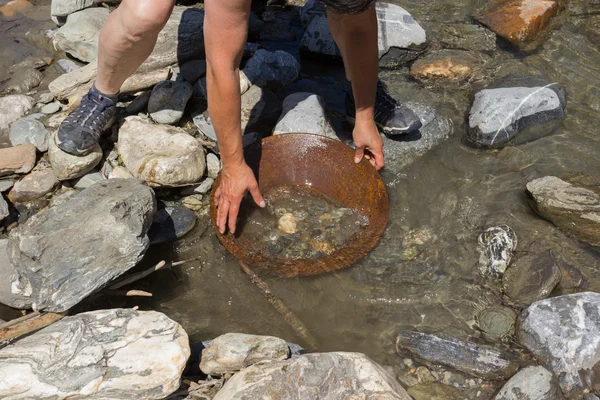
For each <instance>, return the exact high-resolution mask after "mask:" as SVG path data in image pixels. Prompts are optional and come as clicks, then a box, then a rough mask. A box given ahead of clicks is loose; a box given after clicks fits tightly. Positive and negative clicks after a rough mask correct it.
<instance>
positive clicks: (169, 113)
mask: <svg viewBox="0 0 600 400" xmlns="http://www.w3.org/2000/svg"><path fill="white" fill-rule="evenodd" d="M191 97H192V86H191V85H190V84H189V83H187V82H172V81H163V82H161V83H159V84H158V85H156V86H154V89H152V94H151V95H150V99H149V101H148V113H149V114H150V117H151V118H152V119H153V120H154V121H156V122H158V123H159V124H169V125H176V124H177V123H179V120H180V119H181V117H182V116H183V112H184V111H185V106H186V105H187V102H188V100H189V99H190V98H191Z"/></svg>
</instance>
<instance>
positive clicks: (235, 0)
mask: <svg viewBox="0 0 600 400" xmlns="http://www.w3.org/2000/svg"><path fill="white" fill-rule="evenodd" d="M322 2H323V3H324V4H325V7H326V9H327V18H328V22H329V26H330V31H331V33H332V36H333V38H334V40H335V42H336V44H337V46H338V47H339V49H340V52H341V54H342V58H343V61H344V67H345V71H346V78H347V80H348V81H349V87H350V90H349V91H348V93H349V94H348V95H347V100H346V103H347V104H346V107H347V109H348V113H349V118H352V119H353V120H354V129H353V140H354V144H355V147H356V153H355V162H357V163H358V162H360V161H361V160H362V159H363V157H365V158H367V159H368V160H369V161H370V162H371V164H373V165H374V166H375V168H377V169H381V168H382V167H383V165H384V158H383V140H382V138H381V135H380V134H379V131H378V129H377V127H378V126H379V127H380V128H381V129H382V130H383V132H384V133H386V134H390V135H393V134H398V133H404V132H410V131H414V130H417V129H419V127H420V126H421V122H420V121H419V119H418V117H417V116H416V115H414V113H413V112H412V111H410V110H409V109H407V108H406V107H404V106H401V105H400V104H398V103H397V102H396V101H395V100H394V99H393V98H391V97H390V96H389V95H388V94H387V93H386V92H385V88H384V87H383V85H382V84H381V83H380V82H379V81H378V31H377V30H378V26H377V16H376V13H375V5H374V3H375V0H322ZM174 5H175V0H123V1H122V3H121V4H120V6H119V7H118V8H117V9H116V10H115V11H114V12H112V13H111V14H110V16H109V17H108V20H107V21H106V24H105V25H104V27H103V28H102V31H101V32H100V37H99V51H98V69H97V76H96V81H95V84H94V85H93V87H92V88H91V89H90V91H89V92H88V93H87V94H86V95H85V96H84V97H83V99H82V101H81V104H80V105H79V107H78V108H77V109H76V110H75V111H74V112H73V113H72V114H71V115H69V116H68V117H67V118H66V119H65V120H64V121H63V123H62V124H61V125H60V127H59V130H58V134H57V135H56V144H57V146H58V147H59V148H60V149H62V150H63V151H65V152H67V153H70V154H74V155H85V154H87V153H88V152H90V151H91V149H92V148H93V147H94V146H95V144H96V143H98V141H99V139H100V136H101V135H102V133H103V132H104V131H106V130H107V129H108V128H109V127H110V126H111V125H113V124H114V123H115V120H116V114H117V110H116V103H117V96H118V93H119V89H120V88H121V85H122V84H123V82H124V81H125V80H126V79H127V78H128V77H129V76H130V75H132V74H133V73H134V72H135V71H136V70H137V68H138V67H139V66H140V65H141V64H142V63H143V62H144V61H145V59H146V58H147V57H148V56H149V55H150V53H152V51H153V49H154V46H155V44H156V40H157V37H158V34H159V32H160V31H161V30H162V28H163V27H164V25H165V24H166V22H167V20H168V19H169V16H170V14H171V11H172V10H173V7H174ZM250 5H251V0H204V8H205V16H204V42H205V51H206V81H207V92H208V111H209V114H210V116H211V119H212V123H213V126H214V128H215V132H216V134H217V139H218V142H219V150H220V155H221V159H222V163H223V169H222V173H221V183H220V185H219V187H218V188H217V190H216V192H215V196H216V201H217V204H218V216H217V225H218V227H219V230H220V231H221V233H224V232H225V231H226V229H227V228H229V231H230V232H231V233H235V228H236V219H237V216H238V212H239V208H240V204H241V201H242V198H243V196H244V195H245V194H246V192H247V191H249V192H250V194H251V196H252V198H253V199H254V201H255V202H256V203H257V204H258V205H259V206H261V207H264V206H265V202H264V199H263V197H262V196H261V194H260V191H259V189H258V184H257V181H256V178H255V176H254V173H253V172H252V170H251V169H250V168H249V167H248V165H247V164H246V163H245V161H244V155H243V148H242V132H241V122H240V119H241V95H240V85H239V65H240V61H241V58H242V54H243V50H244V46H245V43H246V39H247V33H248V18H249V15H250Z"/></svg>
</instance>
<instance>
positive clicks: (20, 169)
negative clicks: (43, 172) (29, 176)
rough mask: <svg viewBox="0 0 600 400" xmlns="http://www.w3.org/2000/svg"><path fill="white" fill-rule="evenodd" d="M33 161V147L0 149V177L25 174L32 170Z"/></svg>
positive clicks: (23, 145)
mask: <svg viewBox="0 0 600 400" xmlns="http://www.w3.org/2000/svg"><path fill="white" fill-rule="evenodd" d="M35 161H36V153H35V146H34V145H32V144H22V145H20V146H15V147H9V148H7V149H0V176H5V175H12V174H26V173H28V172H29V171H31V170H32V169H33V167H34V166H35Z"/></svg>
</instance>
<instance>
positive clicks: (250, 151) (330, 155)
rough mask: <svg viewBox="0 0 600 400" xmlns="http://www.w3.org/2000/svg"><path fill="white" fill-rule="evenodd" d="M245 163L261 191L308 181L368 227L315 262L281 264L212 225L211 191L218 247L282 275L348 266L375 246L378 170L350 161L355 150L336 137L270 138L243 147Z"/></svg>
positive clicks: (380, 214) (380, 204) (379, 219)
mask: <svg viewBox="0 0 600 400" xmlns="http://www.w3.org/2000/svg"><path fill="white" fill-rule="evenodd" d="M244 153H245V158H246V162H247V163H248V165H249V166H250V168H252V170H253V171H254V173H255V175H256V176H257V178H258V185H259V188H260V190H261V192H262V193H265V192H266V191H267V190H268V189H269V188H271V187H276V186H281V185H311V186H312V187H313V188H314V189H317V190H319V191H320V192H322V193H324V194H325V195H327V196H329V197H330V198H332V199H334V200H336V201H338V202H340V203H342V204H344V205H345V206H346V207H350V208H354V209H356V210H359V211H360V212H361V213H362V214H364V215H367V216H368V217H369V225H368V226H367V227H366V228H364V229H363V231H362V232H361V234H360V235H359V236H358V237H357V238H355V239H353V240H351V241H350V242H349V243H348V244H347V245H346V246H345V247H343V248H341V249H339V250H338V251H336V252H334V253H333V254H331V255H328V256H324V257H322V258H319V259H317V260H307V259H306V260H293V261H288V262H284V263H282V262H281V260H279V261H277V262H275V261H274V260H270V259H267V258H265V257H262V256H259V255H256V254H255V253H253V252H252V251H251V249H249V248H248V246H249V242H246V241H245V240H244V237H243V235H239V233H240V232H237V233H236V236H235V237H234V236H232V235H230V234H227V233H225V234H224V235H222V234H220V233H219V230H218V229H217V227H216V217H217V206H216V204H215V198H214V194H215V190H216V188H218V186H219V184H220V180H221V176H220V175H219V177H217V180H216V182H215V185H214V187H213V191H212V193H211V201H210V213H211V217H212V222H213V227H215V231H216V233H217V236H218V238H219V240H220V241H221V243H222V244H223V246H225V248H226V249H227V250H228V251H229V252H230V253H231V254H233V255H234V256H235V257H236V258H238V259H239V260H241V261H242V262H244V263H246V264H248V265H250V266H252V267H254V268H266V269H269V270H272V271H274V272H275V273H276V274H277V275H279V276H281V277H295V276H310V275H318V274H323V273H326V272H330V271H334V270H338V269H341V268H345V267H348V266H351V265H352V264H354V263H356V262H357V261H358V260H360V259H361V258H363V257H364V256H366V255H367V254H368V253H369V252H370V251H371V250H372V249H373V248H374V247H375V246H376V245H377V242H378V241H379V239H380V238H381V235H382V234H383V231H384V229H385V226H386V224H387V220H388V211H389V201H388V194H387V190H386V188H385V185H384V183H383V181H382V180H381V177H380V176H379V173H378V172H377V171H376V170H375V168H373V166H371V164H370V163H369V162H368V161H367V160H364V159H363V160H362V161H361V162H360V163H359V164H355V163H354V150H352V149H351V148H350V147H348V146H346V145H345V144H343V143H342V142H340V141H338V140H333V139H330V138H326V137H323V136H318V135H312V134H307V133H286V134H283V135H276V136H270V137H267V138H265V139H263V140H262V142H257V143H255V144H254V145H252V146H249V147H248V148H247V149H246V150H245V152H244Z"/></svg>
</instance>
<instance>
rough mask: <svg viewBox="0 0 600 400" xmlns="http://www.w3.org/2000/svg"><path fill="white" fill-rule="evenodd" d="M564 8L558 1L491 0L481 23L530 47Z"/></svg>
mask: <svg viewBox="0 0 600 400" xmlns="http://www.w3.org/2000/svg"><path fill="white" fill-rule="evenodd" d="M562 8H563V7H562V5H561V3H560V2H559V1H557V0H490V1H489V3H488V5H487V8H486V10H485V11H484V13H483V15H482V16H481V17H480V18H479V22H481V23H482V24H484V25H487V26H488V27H489V28H490V29H491V30H493V31H494V32H496V34H497V35H498V36H501V37H503V38H504V39H507V40H508V41H510V42H511V43H513V44H514V45H516V46H519V47H531V46H534V45H535V44H536V42H538V41H539V39H541V37H542V36H543V34H544V33H545V32H546V31H547V30H548V28H549V27H550V26H551V23H552V20H553V19H554V17H556V16H557V15H558V13H559V12H560V11H561V10H562Z"/></svg>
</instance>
